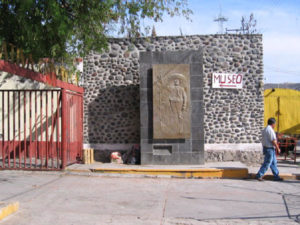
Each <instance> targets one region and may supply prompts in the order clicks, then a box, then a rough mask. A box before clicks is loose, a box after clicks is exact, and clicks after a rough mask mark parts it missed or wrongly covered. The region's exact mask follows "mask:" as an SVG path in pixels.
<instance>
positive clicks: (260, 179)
mask: <svg viewBox="0 0 300 225" xmlns="http://www.w3.org/2000/svg"><path fill="white" fill-rule="evenodd" d="M255 179H256V180H258V181H264V179H262V177H255Z"/></svg>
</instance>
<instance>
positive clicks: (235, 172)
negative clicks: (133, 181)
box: [69, 168, 249, 179]
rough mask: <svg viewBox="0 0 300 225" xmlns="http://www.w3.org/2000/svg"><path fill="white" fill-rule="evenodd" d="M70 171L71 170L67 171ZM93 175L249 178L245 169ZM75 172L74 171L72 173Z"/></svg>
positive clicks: (103, 170)
mask: <svg viewBox="0 0 300 225" xmlns="http://www.w3.org/2000/svg"><path fill="white" fill-rule="evenodd" d="M69 171H72V170H69ZM91 171H92V172H95V173H104V174H131V175H146V176H171V177H178V178H225V179H226V178H231V179H246V178H248V177H249V174H248V169H247V168H228V169H107V168H97V169H91ZM74 172H75V171H74Z"/></svg>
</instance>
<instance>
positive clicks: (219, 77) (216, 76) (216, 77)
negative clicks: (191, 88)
mask: <svg viewBox="0 0 300 225" xmlns="http://www.w3.org/2000/svg"><path fill="white" fill-rule="evenodd" d="M220 79H221V75H214V82H216V81H218V82H219V83H220Z"/></svg>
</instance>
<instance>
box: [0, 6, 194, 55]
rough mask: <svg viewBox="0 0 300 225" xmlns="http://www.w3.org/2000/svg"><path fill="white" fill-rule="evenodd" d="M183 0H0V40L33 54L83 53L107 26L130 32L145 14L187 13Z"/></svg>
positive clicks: (102, 37) (103, 39)
mask: <svg viewBox="0 0 300 225" xmlns="http://www.w3.org/2000/svg"><path fill="white" fill-rule="evenodd" d="M190 13H191V10H189V9H188V8H187V0H0V42H1V41H5V42H6V43H10V44H12V45H14V46H17V47H18V48H22V49H23V50H24V53H25V54H26V53H27V54H28V53H31V54H32V57H33V59H34V60H37V59H39V58H43V57H49V58H54V59H62V58H67V57H70V56H71V55H73V56H75V55H76V56H79V55H80V56H83V55H85V54H87V53H88V52H89V51H91V50H95V51H101V50H102V49H103V48H105V47H106V45H107V37H108V35H109V33H110V32H111V30H112V28H116V27H117V30H118V31H119V33H120V34H128V36H130V37H136V36H138V35H140V34H142V33H143V31H142V28H141V21H142V20H143V19H145V18H148V19H152V20H153V21H155V22H157V21H162V18H163V16H164V15H165V14H168V15H169V16H176V15H183V16H185V17H186V18H189V15H190Z"/></svg>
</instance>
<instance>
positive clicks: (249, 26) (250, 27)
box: [241, 13, 256, 34]
mask: <svg viewBox="0 0 300 225" xmlns="http://www.w3.org/2000/svg"><path fill="white" fill-rule="evenodd" d="M255 27H256V19H254V15H253V13H251V14H250V16H249V19H248V20H247V18H245V17H244V16H242V19H241V31H242V32H243V34H254V33H255V32H256V29H255Z"/></svg>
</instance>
